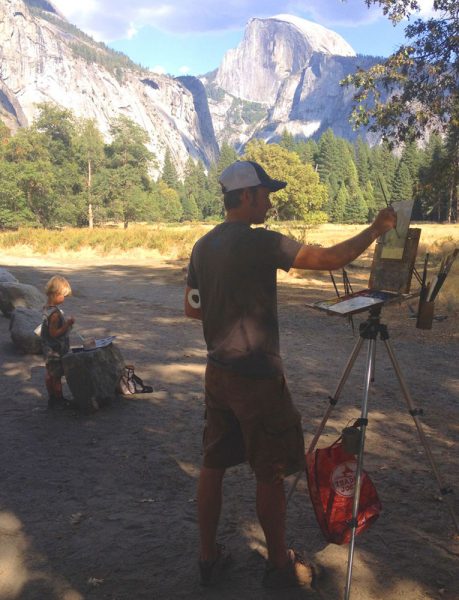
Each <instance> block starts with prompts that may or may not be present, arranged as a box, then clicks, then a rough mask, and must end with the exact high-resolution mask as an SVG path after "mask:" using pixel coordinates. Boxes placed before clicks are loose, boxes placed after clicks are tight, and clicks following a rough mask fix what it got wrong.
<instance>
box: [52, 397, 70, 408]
mask: <svg viewBox="0 0 459 600" xmlns="http://www.w3.org/2000/svg"><path fill="white" fill-rule="evenodd" d="M48 408H49V409H50V410H65V409H66V408H72V402H71V401H70V400H67V398H64V396H50V397H49V398H48Z"/></svg>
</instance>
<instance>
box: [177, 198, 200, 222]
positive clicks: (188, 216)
mask: <svg viewBox="0 0 459 600" xmlns="http://www.w3.org/2000/svg"><path fill="white" fill-rule="evenodd" d="M181 202H182V209H183V212H182V217H181V220H182V221H197V220H198V219H199V218H200V216H201V213H200V210H199V208H198V205H197V204H196V200H195V199H194V196H193V194H189V195H186V196H184V197H183V198H182V199H181Z"/></svg>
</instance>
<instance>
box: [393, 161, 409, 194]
mask: <svg viewBox="0 0 459 600" xmlns="http://www.w3.org/2000/svg"><path fill="white" fill-rule="evenodd" d="M392 200H393V201H394V202H397V201H400V200H413V180H412V179H411V175H410V171H409V168H408V166H407V165H406V164H404V163H402V162H400V165H399V167H398V169H397V172H396V174H395V179H394V185H393V191H392Z"/></svg>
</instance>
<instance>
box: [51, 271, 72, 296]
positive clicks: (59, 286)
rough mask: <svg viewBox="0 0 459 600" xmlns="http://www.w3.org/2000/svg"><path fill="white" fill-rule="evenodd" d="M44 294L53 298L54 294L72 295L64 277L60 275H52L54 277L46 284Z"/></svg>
mask: <svg viewBox="0 0 459 600" xmlns="http://www.w3.org/2000/svg"><path fill="white" fill-rule="evenodd" d="M45 292H46V295H47V296H55V295H56V294H62V295H63V296H70V295H71V293H72V288H71V287H70V283H69V282H68V281H67V279H65V277H61V275H54V277H51V279H50V280H49V281H48V283H47V284H46V287H45Z"/></svg>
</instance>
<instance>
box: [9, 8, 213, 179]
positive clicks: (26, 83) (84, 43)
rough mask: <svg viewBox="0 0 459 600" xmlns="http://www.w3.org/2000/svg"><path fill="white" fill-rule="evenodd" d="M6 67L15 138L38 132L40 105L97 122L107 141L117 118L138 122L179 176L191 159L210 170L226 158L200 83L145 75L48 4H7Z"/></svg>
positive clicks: (154, 147) (152, 146)
mask: <svg viewBox="0 0 459 600" xmlns="http://www.w3.org/2000/svg"><path fill="white" fill-rule="evenodd" d="M0 62H1V79H0V117H2V119H3V120H4V121H5V122H6V124H7V125H8V126H9V127H10V128H11V129H12V130H14V129H16V128H17V127H20V126H25V125H27V124H30V123H31V122H32V120H33V118H34V116H35V115H36V112H37V107H36V105H37V104H38V103H40V102H46V101H49V102H54V103H56V104H58V105H60V106H63V107H66V108H68V109H71V110H72V111H73V112H74V114H75V115H76V116H77V117H85V118H94V119H95V120H96V122H97V123H98V126H99V128H100V129H101V131H102V132H103V133H104V134H105V135H107V134H108V130H109V126H110V122H111V120H112V119H113V118H115V117H116V116H118V115H125V116H127V117H129V118H131V119H132V120H133V121H135V122H136V123H138V124H139V125H141V126H142V127H143V128H144V129H145V130H146V131H147V133H148V134H149V137H150V139H151V143H150V149H151V150H152V151H153V152H154V153H155V155H156V156H157V158H158V159H159V163H160V164H161V162H162V160H163V158H164V156H165V153H166V150H167V148H169V150H170V152H171V155H172V157H173V160H174V162H175V164H176V165H177V167H178V169H179V172H181V171H182V170H183V167H184V165H185V163H186V161H187V159H188V157H189V156H190V155H191V156H193V157H194V158H195V159H200V160H202V161H203V162H204V163H205V164H210V162H212V161H215V160H216V158H217V156H218V146H217V143H216V139H215V135H214V132H213V127H212V122H211V120H210V116H209V113H208V110H207V113H206V112H205V110H202V111H201V112H200V114H198V113H197V110H196V106H200V105H202V102H203V100H202V98H204V99H205V92H204V89H203V87H202V84H201V83H200V82H199V80H197V79H196V80H195V84H194V85H193V86H191V85H190V84H189V82H188V83H187V84H184V83H183V82H181V81H179V80H175V79H173V78H172V77H167V76H164V75H159V74H156V73H155V74H153V73H151V72H150V71H147V70H144V69H142V68H141V67H140V66H138V65H135V63H133V62H132V61H131V60H130V59H128V57H126V56H124V55H122V54H121V53H117V52H115V51H112V50H109V49H108V48H106V47H105V46H104V45H103V44H98V43H97V42H95V41H94V40H92V38H90V37H89V36H87V35H86V34H84V33H83V32H81V31H79V30H78V28H76V27H75V26H74V25H72V24H70V23H69V22H68V21H67V20H65V19H64V18H63V17H62V16H61V15H60V14H59V13H58V11H56V9H55V7H54V6H53V4H52V3H51V2H48V1H47V0H2V2H1V4H0ZM190 88H192V91H190ZM204 101H205V100H204ZM206 108H207V107H206ZM206 118H207V120H208V121H206Z"/></svg>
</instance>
